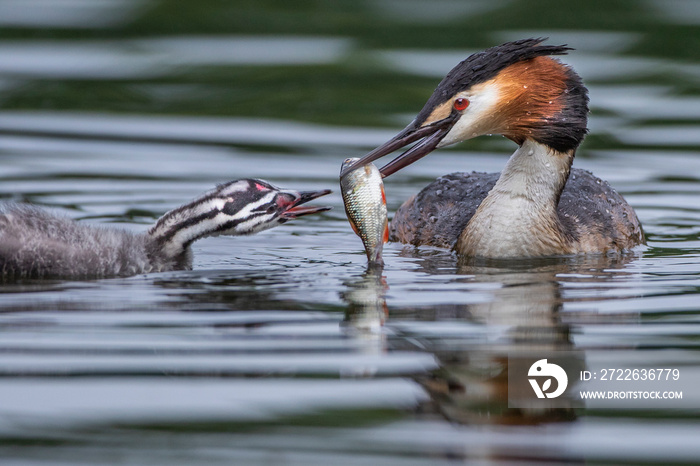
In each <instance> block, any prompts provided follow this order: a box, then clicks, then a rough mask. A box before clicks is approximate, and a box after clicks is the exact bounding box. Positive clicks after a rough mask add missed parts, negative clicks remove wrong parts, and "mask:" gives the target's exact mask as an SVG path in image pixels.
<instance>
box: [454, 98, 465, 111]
mask: <svg viewBox="0 0 700 466" xmlns="http://www.w3.org/2000/svg"><path fill="white" fill-rule="evenodd" d="M454 106H455V110H457V111H460V112H461V111H462V110H464V109H466V108H467V107H469V99H465V98H464V97H460V98H459V99H455V103H454Z"/></svg>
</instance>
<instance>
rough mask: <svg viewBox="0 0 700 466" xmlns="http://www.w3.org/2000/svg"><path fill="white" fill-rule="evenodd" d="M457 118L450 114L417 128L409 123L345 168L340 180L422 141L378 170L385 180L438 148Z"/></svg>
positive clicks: (456, 114)
mask: <svg viewBox="0 0 700 466" xmlns="http://www.w3.org/2000/svg"><path fill="white" fill-rule="evenodd" d="M458 116H459V114H458V113H452V114H451V115H450V116H448V117H447V118H443V119H442V120H438V121H435V122H433V123H430V124H427V125H423V126H418V127H416V124H415V122H413V123H411V124H410V125H408V126H407V127H406V128H405V129H404V130H403V131H401V132H400V133H399V134H397V135H396V136H394V137H393V138H391V139H390V140H389V141H387V142H385V143H384V144H382V145H381V146H379V147H377V148H376V149H374V150H373V151H372V152H370V153H369V154H367V155H365V156H364V157H362V158H361V159H359V160H357V161H356V162H354V163H352V164H351V165H348V166H347V167H345V169H344V170H343V172H342V173H341V174H340V176H341V178H342V177H343V176H345V174H347V173H350V172H351V171H353V170H355V169H357V168H359V167H362V166H364V165H367V164H368V163H370V162H373V161H375V160H377V159H379V158H381V157H384V156H385V155H387V154H390V153H392V152H394V151H395V150H397V149H400V148H402V147H405V146H407V145H409V144H411V143H412V142H415V141H418V140H419V139H422V140H421V141H420V142H418V143H417V144H416V145H414V146H413V147H411V148H410V149H408V150H407V151H405V152H404V153H403V154H401V155H399V156H398V157H396V158H395V159H394V160H392V161H391V162H389V163H388V164H386V165H384V166H383V167H382V168H380V169H379V172H380V173H381V174H382V178H386V177H387V176H389V175H392V174H394V173H396V172H397V171H399V170H401V169H402V168H404V167H407V166H408V165H410V164H412V163H413V162H415V161H417V160H419V159H421V158H423V157H425V156H426V155H428V154H429V153H430V152H432V151H433V150H434V149H435V148H436V147H437V146H438V144H440V141H442V138H444V137H445V135H446V134H447V133H448V132H449V131H450V129H451V128H452V126H453V125H454V123H455V121H457V118H458Z"/></svg>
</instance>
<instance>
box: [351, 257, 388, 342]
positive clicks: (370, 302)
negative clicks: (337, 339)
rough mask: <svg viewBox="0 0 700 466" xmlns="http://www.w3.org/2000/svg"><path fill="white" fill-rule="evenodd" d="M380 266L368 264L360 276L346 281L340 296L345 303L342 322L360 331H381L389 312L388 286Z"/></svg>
mask: <svg viewBox="0 0 700 466" xmlns="http://www.w3.org/2000/svg"><path fill="white" fill-rule="evenodd" d="M382 270H383V269H382V267H378V266H373V265H371V264H370V265H369V266H368V267H367V270H366V271H365V273H364V274H362V276H361V277H360V278H358V279H356V280H352V281H349V282H347V283H346V284H345V285H346V286H347V289H346V290H345V291H344V292H343V293H342V294H341V298H342V299H343V300H344V301H345V302H346V303H347V308H346V309H345V319H344V324H345V325H346V327H348V328H353V329H355V330H356V331H358V332H361V333H377V332H381V327H382V326H383V325H384V321H385V320H386V317H387V316H388V314H389V311H388V308H387V305H386V298H385V295H386V292H387V290H388V289H389V286H388V285H387V283H386V278H385V277H384V276H382Z"/></svg>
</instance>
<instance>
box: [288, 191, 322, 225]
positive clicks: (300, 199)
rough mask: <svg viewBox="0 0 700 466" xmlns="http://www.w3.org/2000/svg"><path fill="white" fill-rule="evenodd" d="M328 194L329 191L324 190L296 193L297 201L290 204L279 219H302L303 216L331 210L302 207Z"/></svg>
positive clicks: (317, 207)
mask: <svg viewBox="0 0 700 466" xmlns="http://www.w3.org/2000/svg"><path fill="white" fill-rule="evenodd" d="M330 193H331V190H330V189H324V190H322V191H302V192H296V193H295V194H296V197H297V200H296V201H294V202H293V203H292V204H290V206H289V208H288V209H287V210H285V211H284V212H283V213H282V215H281V217H282V218H284V219H288V220H291V219H294V218H297V217H303V216H304V215H311V214H317V213H319V212H326V211H327V210H331V208H330V207H327V206H322V207H319V206H304V205H302V204H305V203H307V202H309V201H312V200H314V199H316V198H319V197H321V196H325V195H326V194H330Z"/></svg>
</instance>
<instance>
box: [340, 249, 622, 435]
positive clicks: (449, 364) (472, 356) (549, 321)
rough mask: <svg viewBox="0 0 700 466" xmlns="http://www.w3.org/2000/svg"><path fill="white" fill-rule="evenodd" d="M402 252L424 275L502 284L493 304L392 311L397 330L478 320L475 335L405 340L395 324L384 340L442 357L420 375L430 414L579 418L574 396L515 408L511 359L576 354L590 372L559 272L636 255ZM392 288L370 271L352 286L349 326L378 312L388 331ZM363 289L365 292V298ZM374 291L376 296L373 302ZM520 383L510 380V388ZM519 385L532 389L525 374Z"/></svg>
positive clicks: (499, 419) (606, 266) (524, 420)
mask: <svg viewBox="0 0 700 466" xmlns="http://www.w3.org/2000/svg"><path fill="white" fill-rule="evenodd" d="M403 255H404V256H408V257H415V258H416V259H418V270H417V271H418V272H427V273H430V274H435V273H442V274H444V273H455V272H456V273H458V274H459V275H461V276H463V280H464V281H465V282H466V283H467V285H466V286H465V287H466V288H469V286H468V284H469V283H474V284H476V285H481V284H494V285H497V286H494V287H487V288H488V290H489V291H488V292H489V293H490V294H491V295H492V298H491V299H490V300H488V301H486V302H477V303H471V304H450V305H442V306H440V305H438V306H427V307H415V308H406V307H403V308H401V309H396V310H390V311H389V314H388V317H387V319H386V327H388V328H390V329H391V328H392V323H395V322H400V321H403V322H405V321H406V320H414V321H423V322H430V321H441V322H446V321H450V320H452V321H454V322H455V324H456V325H461V324H464V323H470V324H474V331H473V333H472V332H470V330H469V327H467V326H465V331H464V335H463V336H461V335H456V334H455V333H452V332H451V333H450V338H449V339H447V338H435V335H434V334H430V335H426V336H421V335H420V331H412V332H411V335H410V338H404V339H402V338H401V335H402V333H401V330H398V331H397V330H396V329H392V331H391V333H392V335H393V337H392V338H391V339H384V340H383V348H384V350H385V351H391V350H393V349H397V348H399V347H400V348H401V349H406V346H407V344H413V347H414V348H420V350H421V351H427V352H429V353H432V354H433V355H435V357H436V358H437V360H438V362H439V365H440V367H439V368H438V369H437V370H434V371H432V372H430V373H425V374H421V375H420V376H416V377H414V379H415V380H416V381H417V382H418V383H419V384H420V385H421V386H423V387H424V389H425V390H426V391H427V392H428V394H429V395H430V398H431V404H430V406H428V407H427V408H428V409H429V411H431V412H436V413H440V414H441V415H442V416H444V417H445V418H447V419H448V420H450V421H454V422H459V423H466V424H471V423H479V424H484V423H489V424H513V425H527V424H539V423H546V422H562V421H572V420H574V419H575V418H576V411H575V409H576V407H577V405H575V404H574V402H573V401H571V403H569V404H567V403H566V400H565V399H560V400H558V401H559V402H560V403H559V405H558V406H557V407H553V408H548V409H541V408H521V409H514V408H508V388H509V387H508V368H509V367H508V364H509V356H510V361H511V363H512V362H513V361H514V358H517V357H518V356H519V355H522V357H523V358H528V357H530V356H531V355H532V354H533V353H536V352H543V351H551V352H553V353H554V352H561V351H566V352H567V354H570V355H572V357H573V358H574V361H572V364H575V365H576V364H577V365H579V366H580V369H581V370H583V369H584V368H585V367H584V364H585V363H584V356H585V353H584V352H583V351H582V350H579V349H577V348H576V347H575V345H574V343H573V341H572V339H571V326H570V325H569V324H567V323H565V322H563V320H562V314H563V313H562V312H561V311H562V308H563V303H564V301H565V298H564V297H563V296H562V286H561V283H560V277H559V276H560V275H566V276H571V275H580V276H582V277H583V276H590V275H602V274H612V273H616V274H619V273H620V272H619V270H617V271H615V272H612V271H610V270H611V269H619V268H620V267H621V266H623V265H624V264H625V263H627V262H630V261H631V260H633V259H634V257H633V256H623V257H620V256H618V257H614V258H608V257H605V256H597V257H590V256H587V257H579V258H573V259H571V258H570V259H566V260H561V259H559V260H542V261H539V262H537V263H533V262H531V261H528V263H527V264H524V263H523V262H522V261H520V262H500V263H490V264H483V263H482V264H474V263H464V262H462V263H459V264H457V261H456V259H455V258H454V256H451V255H447V254H436V253H435V252H434V251H422V250H408V249H407V250H405V251H404V252H403ZM458 279H459V280H462V278H461V277H460V278H458ZM387 286H388V285H387V284H386V281H382V280H380V279H379V278H378V277H377V276H376V275H369V274H367V275H366V276H363V278H362V280H360V281H358V282H355V283H351V284H349V291H348V292H346V293H345V294H344V296H343V297H344V299H345V300H346V302H348V307H347V309H346V315H345V323H344V325H346V326H355V327H356V328H357V329H358V330H362V329H363V328H364V329H365V330H364V331H365V332H366V331H367V328H368V326H367V318H368V316H374V320H373V322H374V324H375V325H376V327H375V329H377V328H381V327H380V325H381V322H382V321H383V315H384V311H383V309H384V307H385V306H386V303H385V297H384V295H385V293H386V289H387ZM474 289H475V290H477V289H478V290H483V289H484V287H482V286H475V287H474ZM358 290H361V293H360V294H359V295H358V294H357V292H358ZM481 292H483V291H481ZM358 296H360V297H361V298H362V299H359V298H358ZM372 296H374V298H376V299H375V300H372ZM465 297H466V295H465ZM389 304H391V303H389ZM380 308H381V309H382V311H381V312H380V311H379V309H380ZM380 315H382V318H379V316H380ZM402 327H403V326H401V328H402ZM409 342H410V343H409ZM513 383H514V381H511V389H513V388H514V387H513ZM516 383H517V384H520V383H522V384H523V385H524V388H523V389H528V390H531V388H530V386H529V384H528V381H527V379H525V378H524V379H523V380H521V381H516ZM515 388H516V389H517V388H519V387H518V386H515ZM562 401H563V402H562Z"/></svg>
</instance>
